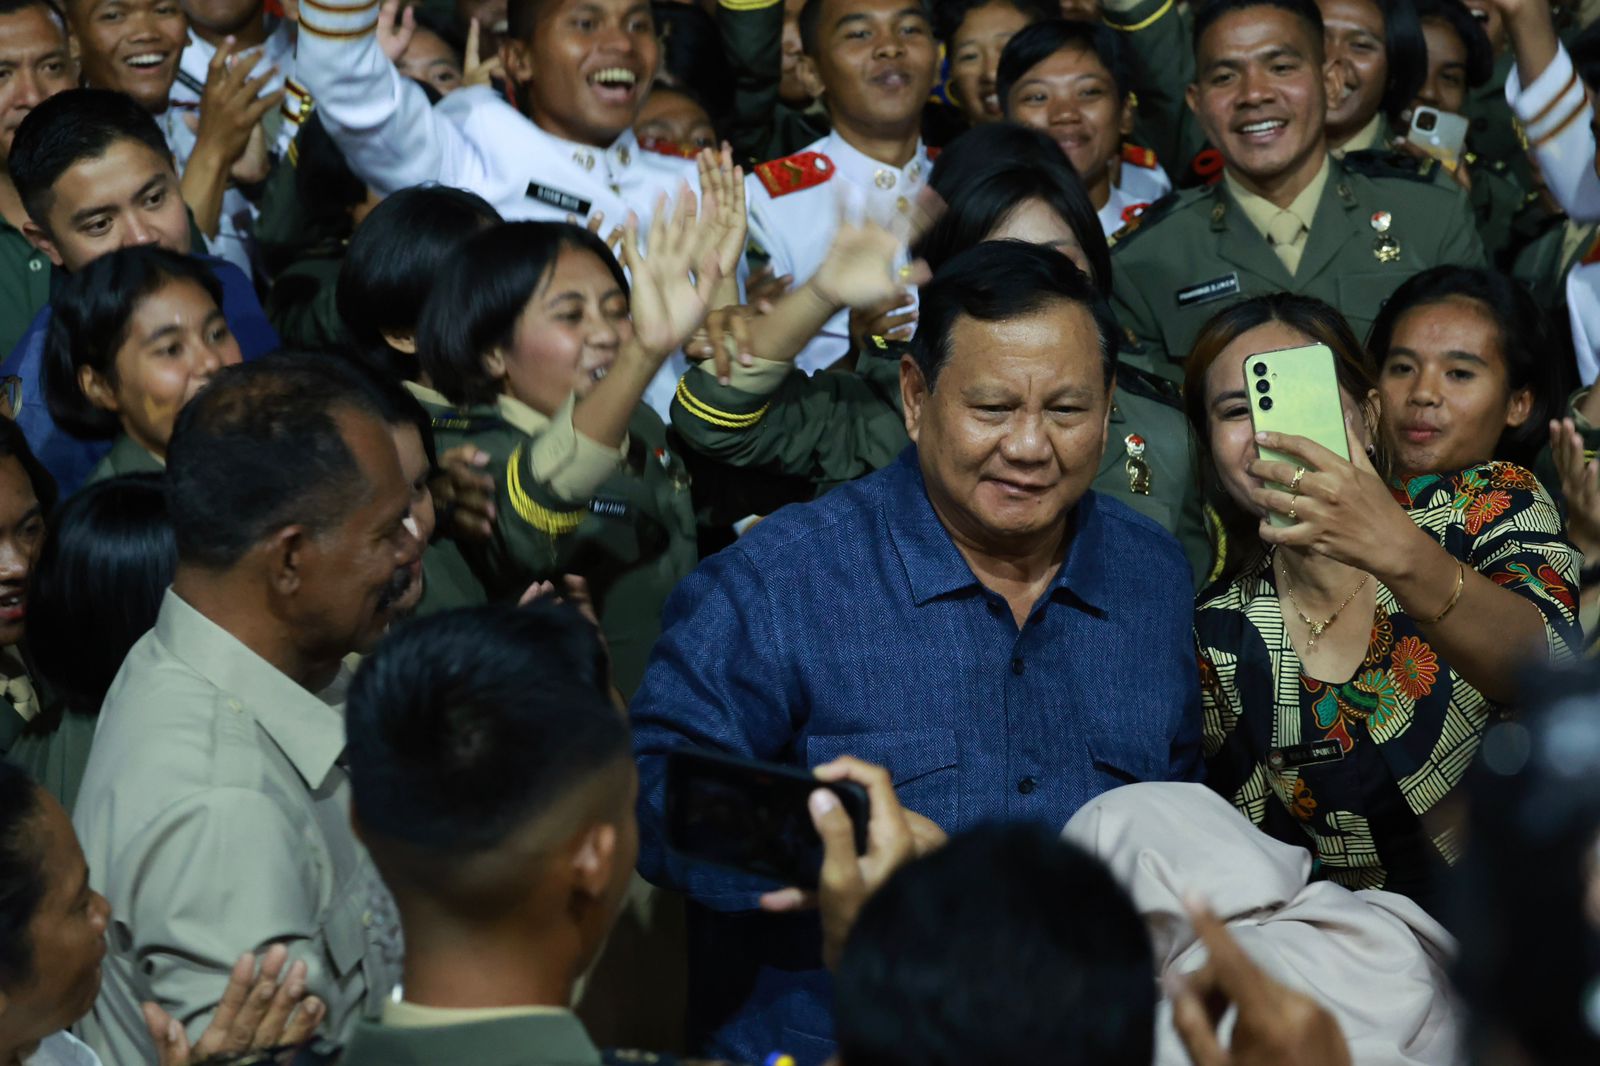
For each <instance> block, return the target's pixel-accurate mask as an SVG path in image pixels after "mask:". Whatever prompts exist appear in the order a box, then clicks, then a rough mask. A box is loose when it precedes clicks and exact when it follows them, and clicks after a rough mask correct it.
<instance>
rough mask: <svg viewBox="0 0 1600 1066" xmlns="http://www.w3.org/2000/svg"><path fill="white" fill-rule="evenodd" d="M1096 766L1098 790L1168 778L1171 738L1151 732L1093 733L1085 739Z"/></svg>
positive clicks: (1092, 761)
mask: <svg viewBox="0 0 1600 1066" xmlns="http://www.w3.org/2000/svg"><path fill="white" fill-rule="evenodd" d="M1084 743H1085V745H1087V747H1088V749H1089V761H1090V763H1091V764H1092V765H1093V767H1094V778H1095V786H1096V791H1097V792H1108V791H1110V790H1111V789H1113V788H1116V787H1118V786H1119V785H1131V784H1134V783H1135V782H1139V781H1165V780H1166V779H1167V778H1168V777H1169V776H1170V774H1169V770H1170V767H1171V755H1172V751H1171V749H1172V740H1171V738H1169V737H1161V736H1155V735H1153V734H1149V733H1134V732H1124V733H1091V734H1090V735H1089V736H1088V737H1087V738H1085V740H1084Z"/></svg>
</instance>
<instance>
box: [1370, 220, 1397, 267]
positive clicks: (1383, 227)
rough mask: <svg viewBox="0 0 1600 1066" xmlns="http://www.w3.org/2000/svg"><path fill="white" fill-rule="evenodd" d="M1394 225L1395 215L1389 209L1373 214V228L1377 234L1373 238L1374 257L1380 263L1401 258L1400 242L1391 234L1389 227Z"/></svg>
mask: <svg viewBox="0 0 1600 1066" xmlns="http://www.w3.org/2000/svg"><path fill="white" fill-rule="evenodd" d="M1393 225H1394V216H1393V215H1391V214H1389V212H1387V211H1376V212H1373V215H1372V229H1373V231H1374V232H1375V233H1377V236H1376V237H1374V238H1373V240H1372V257H1373V258H1374V259H1376V260H1377V261H1378V262H1380V263H1392V262H1394V261H1395V260H1396V259H1399V258H1400V242H1399V241H1397V240H1395V239H1394V238H1393V237H1391V236H1390V235H1389V227H1391V226H1393Z"/></svg>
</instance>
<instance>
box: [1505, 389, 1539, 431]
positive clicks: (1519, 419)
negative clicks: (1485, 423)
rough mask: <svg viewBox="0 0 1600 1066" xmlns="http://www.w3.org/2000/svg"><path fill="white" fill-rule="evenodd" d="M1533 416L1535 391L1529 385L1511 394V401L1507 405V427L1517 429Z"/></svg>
mask: <svg viewBox="0 0 1600 1066" xmlns="http://www.w3.org/2000/svg"><path fill="white" fill-rule="evenodd" d="M1531 414H1533V389H1532V388H1530V387H1529V386H1527V385H1524V386H1523V387H1522V388H1520V389H1518V390H1516V391H1515V392H1513V393H1512V394H1511V401H1510V402H1509V403H1508V404H1506V427H1507V428H1509V429H1515V428H1517V427H1518V426H1520V425H1522V423H1524V422H1526V421H1527V420H1528V416H1529V415H1531Z"/></svg>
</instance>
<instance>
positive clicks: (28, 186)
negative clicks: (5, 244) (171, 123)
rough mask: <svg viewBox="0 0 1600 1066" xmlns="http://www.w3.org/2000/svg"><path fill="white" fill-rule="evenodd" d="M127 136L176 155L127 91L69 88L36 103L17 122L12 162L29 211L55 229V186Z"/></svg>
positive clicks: (37, 220) (165, 156)
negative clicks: (51, 219)
mask: <svg viewBox="0 0 1600 1066" xmlns="http://www.w3.org/2000/svg"><path fill="white" fill-rule="evenodd" d="M124 139H126V140H131V141H138V142H139V143H140V144H143V145H144V146H145V147H146V148H149V149H150V150H151V151H152V152H155V153H156V154H157V155H159V156H161V157H162V158H163V159H166V160H168V161H169V162H170V161H171V159H172V150H171V149H170V148H168V147H167V139H166V137H164V136H163V135H162V133H161V127H160V126H157V125H156V120H155V119H154V118H152V117H151V115H150V112H148V111H146V110H145V109H144V108H142V107H140V106H139V105H138V103H137V102H135V100H134V99H133V97H131V96H128V95H127V94H125V93H118V92H112V91H111V90H109V89H68V90H66V91H65V92H60V93H56V95H54V96H52V97H50V98H49V99H48V100H45V101H43V102H42V103H40V104H39V106H38V107H35V108H34V109H33V110H32V111H31V112H29V113H28V116H27V117H26V118H24V119H23V120H22V122H21V124H20V125H18V126H17V133H16V136H15V137H14V138H13V139H12V141H11V155H10V156H9V157H8V158H7V164H6V165H7V168H8V169H9V170H10V172H11V180H12V181H14V182H16V184H17V195H19V196H20V197H21V198H22V206H23V207H25V208H27V210H28V217H29V218H31V219H33V221H34V223H35V224H36V225H38V226H41V227H44V228H45V229H49V221H48V217H49V212H50V205H51V203H52V200H53V196H52V190H53V189H54V188H55V184H56V182H57V181H59V180H60V179H61V175H63V174H65V173H66V172H67V170H68V169H69V168H71V167H72V166H73V165H74V164H76V163H79V162H81V161H82V160H85V159H99V158H100V157H101V156H103V155H105V154H106V152H107V151H108V150H109V149H110V147H111V146H112V145H113V144H115V143H116V142H117V141H120V140H124Z"/></svg>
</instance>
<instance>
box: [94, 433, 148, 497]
mask: <svg viewBox="0 0 1600 1066" xmlns="http://www.w3.org/2000/svg"><path fill="white" fill-rule="evenodd" d="M166 469H167V464H166V463H164V462H162V461H161V460H160V459H158V458H156V457H155V456H154V455H151V454H150V452H149V451H147V450H146V449H145V447H144V445H142V444H139V443H137V442H136V441H135V440H134V439H133V438H132V437H130V436H128V435H127V434H126V433H124V434H122V435H121V436H120V437H118V438H117V441H116V443H115V444H113V445H112V446H111V450H110V451H109V452H106V454H105V457H104V458H102V459H101V460H100V461H99V462H98V463H96V464H95V465H94V469H93V470H91V471H89V476H88V478H87V479H86V480H85V481H84V484H85V485H93V484H94V483H95V482H96V481H104V480H106V479H107V478H112V477H121V476H122V475H123V474H162V473H165V472H166Z"/></svg>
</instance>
